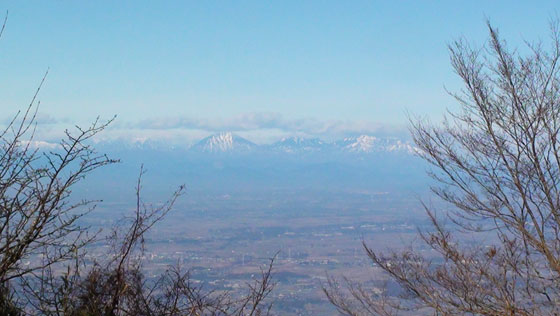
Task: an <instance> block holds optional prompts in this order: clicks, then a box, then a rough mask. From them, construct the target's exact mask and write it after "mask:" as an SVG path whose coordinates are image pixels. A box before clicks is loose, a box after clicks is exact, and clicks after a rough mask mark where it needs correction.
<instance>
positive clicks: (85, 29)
mask: <svg viewBox="0 0 560 316" xmlns="http://www.w3.org/2000/svg"><path fill="white" fill-rule="evenodd" d="M557 7H558V4H557V3H555V2H553V1H550V2H536V1H531V2H530V1H526V2H521V1H515V2H514V1H468V2H466V1H465V2H459V1H440V2H436V1H305V2H304V1H129V2H125V1H89V2H85V1H7V2H2V3H1V5H0V10H9V18H8V25H7V28H6V31H5V33H4V35H3V37H2V39H1V40H0V73H1V75H0V93H1V94H2V103H1V105H0V109H1V111H2V113H1V116H2V119H6V118H8V117H10V116H11V115H12V114H13V113H15V111H16V110H17V109H18V108H22V107H23V106H25V104H26V103H27V102H28V101H29V99H30V97H31V96H32V93H33V91H34V89H35V87H36V86H37V84H38V82H39V81H40V79H41V77H42V75H43V73H44V72H45V71H46V70H47V68H50V72H49V75H48V78H47V82H46V84H45V86H44V88H43V90H42V92H41V94H40V99H41V102H42V103H41V109H40V110H41V117H42V119H43V121H44V122H45V124H44V125H49V126H48V127H44V130H45V133H44V135H45V136H44V137H46V138H49V137H51V138H56V135H58V134H56V131H60V130H61V129H62V128H64V127H69V126H72V125H73V124H74V123H78V124H86V123H87V122H90V121H92V120H93V119H94V118H95V117H96V116H98V115H99V116H101V117H102V118H109V117H111V116H112V115H117V116H118V119H117V122H116V123H115V124H114V125H113V127H112V128H111V130H110V131H108V132H107V137H122V138H137V139H146V138H157V139H160V138H166V139H173V140H174V141H179V140H184V141H187V142H188V141H191V140H194V139H196V138H199V137H203V136H205V135H208V134H211V133H214V132H216V131H220V130H233V131H234V132H237V133H239V134H241V135H242V136H246V137H248V138H250V139H252V140H255V141H257V142H259V141H260V142H266V141H267V140H269V139H272V138H274V137H280V136H285V135H289V134H298V135H305V136H319V137H326V138H329V137H331V138H335V137H342V136H346V135H351V134H356V133H371V134H375V133H379V134H383V133H388V134H391V133H399V132H400V131H402V130H403V127H405V126H406V123H407V122H406V115H405V113H406V112H407V111H409V112H411V113H414V114H418V115H422V116H428V117H431V118H434V119H436V120H437V119H439V118H440V117H441V115H442V114H443V112H444V111H445V109H446V108H453V106H454V104H455V103H454V102H453V99H452V98H451V97H449V96H448V95H447V94H446V92H445V90H444V86H445V87H447V88H448V89H450V90H456V89H458V88H459V87H460V84H459V82H458V80H457V78H456V77H455V76H454V75H453V73H452V70H451V68H450V66H449V59H448V54H447V48H446V44H447V43H449V42H450V41H452V40H453V39H456V38H458V37H459V36H464V37H466V38H467V39H469V40H470V41H472V42H474V43H478V44H482V43H484V40H485V39H486V34H487V33H486V28H485V24H484V20H485V18H489V19H490V20H491V22H492V23H493V24H494V25H495V26H497V27H498V28H499V29H500V31H501V34H502V35H503V36H504V37H505V38H506V39H508V40H509V43H510V44H511V45H512V46H517V45H520V44H521V40H523V39H527V40H535V39H538V38H546V36H547V34H548V33H547V32H548V22H549V20H550V18H551V17H554V16H555V15H557ZM46 123H50V124H46Z"/></svg>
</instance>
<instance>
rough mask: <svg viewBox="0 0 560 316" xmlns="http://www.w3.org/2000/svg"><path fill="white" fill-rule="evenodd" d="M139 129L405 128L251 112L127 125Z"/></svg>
mask: <svg viewBox="0 0 560 316" xmlns="http://www.w3.org/2000/svg"><path fill="white" fill-rule="evenodd" d="M128 127H129V128H132V129H140V130H199V131H206V132H208V133H218V132H225V131H229V132H238V133H240V132H241V133H243V134H250V133H251V132H259V131H261V132H262V131H267V130H268V131H270V130H276V131H277V132H279V133H281V134H295V135H305V136H309V137H327V138H332V137H334V138H336V137H346V136H355V135H360V134H375V135H381V136H383V135H385V136H387V135H391V136H402V135H405V134H406V129H405V128H404V127H402V126H390V125H387V124H383V123H380V122H372V121H366V120H318V119H313V118H303V119H290V118H285V117H284V116H283V115H281V114H280V113H270V112H254V113H244V114H241V115H238V116H234V117H229V118H213V119H208V118H191V117H178V118H153V119H145V120H141V121H139V122H136V123H131V124H128Z"/></svg>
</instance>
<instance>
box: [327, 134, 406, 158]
mask: <svg viewBox="0 0 560 316" xmlns="http://www.w3.org/2000/svg"><path fill="white" fill-rule="evenodd" d="M337 145H338V146H339V147H340V148H341V149H343V150H345V151H349V152H355V153H373V152H405V153H408V154H413V153H415V152H416V149H415V147H414V146H412V145H411V144H410V143H408V142H403V141H401V140H399V139H396V138H378V137H375V136H369V135H361V136H358V137H350V138H345V139H344V140H342V141H340V142H337Z"/></svg>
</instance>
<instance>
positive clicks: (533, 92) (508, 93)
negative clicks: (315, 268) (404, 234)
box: [325, 23, 560, 315]
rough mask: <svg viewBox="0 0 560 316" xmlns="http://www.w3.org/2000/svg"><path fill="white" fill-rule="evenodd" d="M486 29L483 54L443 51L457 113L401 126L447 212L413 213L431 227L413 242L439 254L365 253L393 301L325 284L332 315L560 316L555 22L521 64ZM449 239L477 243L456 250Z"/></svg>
mask: <svg viewBox="0 0 560 316" xmlns="http://www.w3.org/2000/svg"><path fill="white" fill-rule="evenodd" d="M488 30H489V34H490V39H489V42H488V46H487V47H484V48H483V49H474V48H472V47H470V46H469V45H468V44H467V43H466V42H465V41H463V40H460V41H456V42H454V43H453V44H451V45H450V46H449V50H450V55H451V64H452V66H453V69H454V70H455V72H456V73H457V74H458V75H459V77H460V78H461V79H462V80H463V83H464V90H462V91H461V92H459V93H456V94H453V95H454V97H455V98H456V100H457V101H458V102H459V104H460V105H461V111H459V112H457V113H450V115H449V118H448V119H446V120H445V121H444V122H443V123H442V124H439V125H431V124H430V123H429V122H425V121H422V120H413V121H412V127H411V131H412V135H413V138H414V141H415V143H416V145H417V146H418V148H419V149H420V156H421V157H422V158H424V159H425V160H426V161H427V162H428V163H430V164H431V165H432V167H433V168H432V172H431V176H432V177H433V178H434V179H435V180H437V182H438V183H439V186H436V187H433V188H432V190H433V192H434V193H435V194H436V195H437V196H438V197H439V198H441V199H442V200H443V201H444V202H446V203H448V205H449V206H450V208H449V210H448V211H445V212H443V210H442V211H440V212H438V211H437V210H436V209H434V208H433V207H429V206H427V205H424V207H425V210H426V212H427V214H428V215H429V218H430V220H431V223H432V227H433V228H432V230H430V231H426V232H422V233H421V234H420V236H421V239H422V241H423V242H424V244H425V245H426V246H427V248H428V249H431V250H432V251H434V252H435V253H437V254H438V256H436V257H434V258H426V257H425V256H424V255H422V254H421V253H420V252H419V251H418V250H414V249H411V250H407V251H392V252H388V253H379V252H376V251H374V250H373V249H372V248H371V247H369V246H367V245H365V244H364V248H365V250H366V252H367V255H368V256H369V258H370V259H371V260H372V261H373V263H375V264H376V265H377V266H378V267H379V268H381V269H382V270H383V271H384V272H385V273H386V274H387V275H388V277H389V279H390V280H391V281H392V282H395V283H396V284H398V286H399V287H400V290H401V295H400V296H393V297H386V296H383V295H374V294H372V293H371V292H370V291H367V290H363V289H362V288H361V287H359V285H357V284H355V283H353V282H350V283H349V284H347V285H346V286H340V285H339V284H338V283H336V280H331V282H330V283H328V284H326V285H325V292H326V294H327V297H328V298H329V300H330V301H331V303H332V304H334V305H335V306H336V307H337V308H338V310H339V311H340V312H341V313H343V314H347V315H396V314H402V313H404V314H406V313H407V311H414V313H425V314H432V315H557V314H559V313H560V308H559V307H558V306H560V305H559V304H560V283H559V280H560V191H559V190H560V149H559V143H558V141H559V138H558V135H559V132H560V74H559V71H558V61H559V59H560V37H559V32H558V23H553V24H552V28H551V35H552V36H551V43H552V45H551V47H550V49H548V50H547V49H544V48H543V44H542V43H537V44H530V43H527V48H528V50H529V53H528V54H526V56H522V55H521V54H520V53H519V52H517V51H511V50H508V48H507V46H506V43H505V42H504V41H502V40H501V39H500V37H499V36H498V32H497V31H496V30H495V29H494V28H493V27H492V26H491V25H490V24H488ZM443 214H445V215H443ZM441 216H445V217H446V218H447V219H448V220H450V223H451V225H452V227H451V228H449V227H446V226H444V225H443V223H442V220H441ZM458 230H461V231H463V232H467V233H469V234H471V236H481V235H482V234H484V236H485V237H484V238H482V237H481V238H478V244H476V245H467V244H466V243H465V242H464V240H461V238H458V234H457V231H458ZM489 236H491V237H489ZM419 311H420V312H419Z"/></svg>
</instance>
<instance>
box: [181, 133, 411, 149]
mask: <svg viewBox="0 0 560 316" xmlns="http://www.w3.org/2000/svg"><path fill="white" fill-rule="evenodd" d="M257 150H259V151H265V152H266V151H267V152H281V153H310V152H327V151H337V152H348V153H380V152H395V153H405V154H414V153H415V152H416V151H417V150H416V148H415V147H414V146H413V145H412V144H411V143H409V142H406V141H402V140H400V139H398V138H379V137H375V136H370V135H361V136H358V137H349V138H344V139H342V140H340V141H335V142H325V141H323V140H321V139H318V138H302V137H287V138H283V139H281V140H279V141H277V142H274V143H272V144H266V145H257V144H255V143H253V142H251V141H249V140H247V139H245V138H243V137H240V136H237V135H235V134H233V133H230V132H228V133H220V134H215V135H212V136H209V137H206V138H204V139H202V140H201V141H199V142H198V143H196V144H194V145H193V146H192V147H190V149H189V151H194V152H203V153H247V152H253V151H257Z"/></svg>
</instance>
